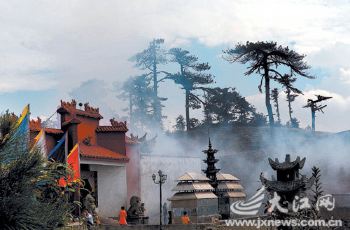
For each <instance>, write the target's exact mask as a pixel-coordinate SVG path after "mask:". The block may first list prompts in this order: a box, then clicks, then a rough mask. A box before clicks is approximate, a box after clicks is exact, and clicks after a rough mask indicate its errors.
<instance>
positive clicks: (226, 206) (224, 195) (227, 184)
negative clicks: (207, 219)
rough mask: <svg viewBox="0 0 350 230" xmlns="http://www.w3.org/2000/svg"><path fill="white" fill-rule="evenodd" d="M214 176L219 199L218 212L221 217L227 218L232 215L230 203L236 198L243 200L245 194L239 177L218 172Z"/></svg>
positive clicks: (236, 199)
mask: <svg viewBox="0 0 350 230" xmlns="http://www.w3.org/2000/svg"><path fill="white" fill-rule="evenodd" d="M216 178H217V181H218V186H217V189H216V191H215V192H216V195H217V196H218V200H219V213H220V214H221V217H222V218H223V219H228V218H230V217H233V215H234V214H233V213H232V212H231V209H230V206H231V204H232V203H234V202H236V201H238V200H244V199H245V197H246V194H245V193H244V189H243V186H242V185H241V184H240V179H238V178H237V177H235V176H233V175H231V174H227V173H220V172H218V173H217V174H216Z"/></svg>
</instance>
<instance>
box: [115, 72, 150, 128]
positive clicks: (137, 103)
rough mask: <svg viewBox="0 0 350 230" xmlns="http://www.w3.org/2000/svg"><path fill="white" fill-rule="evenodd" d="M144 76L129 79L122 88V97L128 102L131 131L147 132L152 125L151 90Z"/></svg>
mask: <svg viewBox="0 0 350 230" xmlns="http://www.w3.org/2000/svg"><path fill="white" fill-rule="evenodd" d="M149 82H150V80H149V79H148V78H147V76H146V75H141V76H135V77H130V78H129V79H128V80H127V81H126V82H125V83H124V86H123V93H122V95H121V96H122V97H123V98H124V99H127V100H128V101H129V116H130V124H131V125H132V128H133V129H136V130H147V128H150V126H151V125H152V118H153V114H154V113H153V109H152V101H153V97H152V89H151V88H150V87H149Z"/></svg>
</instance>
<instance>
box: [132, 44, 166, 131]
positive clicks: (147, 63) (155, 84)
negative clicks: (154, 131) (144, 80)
mask: <svg viewBox="0 0 350 230" xmlns="http://www.w3.org/2000/svg"><path fill="white" fill-rule="evenodd" d="M163 44H164V39H153V40H152V41H151V42H150V43H149V46H148V47H147V49H145V50H143V51H142V52H140V53H137V54H136V55H135V56H133V57H132V58H131V59H130V60H131V61H134V62H135V66H136V67H137V68H140V69H141V70H145V71H146V73H145V76H147V77H148V78H150V80H151V81H152V91H153V93H152V95H151V96H152V111H153V116H152V119H153V120H154V121H155V122H156V124H158V125H159V126H160V127H161V126H162V101H165V100H166V98H162V97H159V95H158V88H159V83H160V82H161V81H162V80H163V79H159V75H160V74H161V73H162V72H163V71H160V70H159V65H161V64H166V63H167V58H166V51H165V50H164V49H162V47H161V46H162V45H163Z"/></svg>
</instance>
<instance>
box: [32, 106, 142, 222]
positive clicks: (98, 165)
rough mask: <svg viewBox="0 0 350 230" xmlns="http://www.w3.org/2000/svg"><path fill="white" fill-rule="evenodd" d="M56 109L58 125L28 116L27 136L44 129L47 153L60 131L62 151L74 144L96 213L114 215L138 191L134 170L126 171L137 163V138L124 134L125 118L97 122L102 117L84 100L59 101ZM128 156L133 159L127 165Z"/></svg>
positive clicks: (136, 174) (137, 178)
mask: <svg viewBox="0 0 350 230" xmlns="http://www.w3.org/2000/svg"><path fill="white" fill-rule="evenodd" d="M78 106H79V107H78ZM57 113H58V114H59V117H60V119H59V120H60V128H59V129H58V128H45V127H42V126H43V124H42V122H41V120H40V119H39V118H38V119H37V120H36V121H35V120H32V121H31V122H30V131H31V135H30V136H31V139H32V138H33V137H35V136H36V135H37V134H38V133H39V132H40V130H41V129H42V130H44V132H45V140H46V141H45V143H46V146H45V148H46V152H47V153H48V152H50V151H51V150H52V149H53V148H54V146H55V145H56V144H57V142H58V141H59V140H60V139H61V138H62V137H63V136H64V135H66V148H67V151H66V153H69V152H70V150H71V149H72V148H73V147H74V146H75V145H76V144H78V149H79V153H80V170H81V179H82V180H84V182H85V188H86V189H88V190H90V191H91V192H92V194H93V196H94V197H95V199H96V203H97V207H98V209H99V215H100V216H103V217H115V216H116V215H117V213H118V210H119V209H120V207H121V206H127V203H128V198H129V197H130V196H132V195H139V193H140V191H139V190H140V188H139V183H140V182H139V175H138V173H137V172H136V173H130V174H129V175H127V172H128V171H129V172H131V171H132V169H130V168H129V167H131V166H133V167H135V165H137V164H139V162H138V161H137V158H138V157H137V153H138V152H137V144H138V143H137V141H134V140H132V139H131V138H128V137H127V136H126V135H125V133H126V132H127V131H128V128H127V125H126V122H118V121H116V120H115V119H110V125H100V120H101V119H102V118H103V117H102V115H101V114H100V113H99V109H98V108H93V107H91V106H90V105H89V104H88V103H85V104H84V105H82V104H79V105H77V103H76V101H75V100H72V101H71V102H65V101H61V103H60V105H59V107H58V109H57ZM133 153H135V154H133ZM130 157H132V158H133V161H132V162H131V163H130V166H129V164H128V162H129V161H130ZM136 171H137V170H136ZM128 195H129V197H128Z"/></svg>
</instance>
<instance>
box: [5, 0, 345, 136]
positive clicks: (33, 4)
mask: <svg viewBox="0 0 350 230" xmlns="http://www.w3.org/2000/svg"><path fill="white" fill-rule="evenodd" d="M349 11H350V2H349V1H345V0H332V1H322V0H320V1H313V0H300V1H299V0H288V1H278V0H266V1H261V0H235V1H231V0H215V1H214V0H212V1H206V0H191V1H188V0H159V1H158V0H152V1H151V0H140V1H137V0H129V1H126V0H125V1H118V0H114V1H108V0H105V1H90V0H69V1H68V0H59V1H54V0H52V1H40V0H36V1H31V0H27V1H16V0H11V1H9V0H8V1H1V2H0V27H1V29H2V31H1V33H0V111H5V110H6V109H9V110H10V111H14V112H16V113H17V114H19V113H20V111H21V110H22V108H23V107H24V106H25V105H26V104H27V103H30V105H31V112H32V116H33V117H36V116H41V117H49V116H51V115H52V114H53V113H54V112H55V110H56V108H57V106H58V105H59V101H60V100H61V99H63V100H70V99H71V98H76V99H77V100H78V101H79V102H88V101H89V102H90V104H91V105H93V106H99V107H100V108H101V111H102V113H103V115H104V116H105V118H106V119H107V120H109V118H110V117H112V116H115V117H119V118H120V119H123V117H124V116H125V111H123V109H124V108H125V101H123V100H122V99H120V96H119V95H120V86H121V85H122V82H123V81H125V80H126V79H127V78H128V77H129V76H133V75H135V74H139V73H140V71H139V70H137V69H136V68H134V67H133V63H131V62H130V61H129V58H130V57H131V56H133V55H134V54H135V53H137V52H140V51H142V50H143V49H145V48H146V47H147V45H148V43H149V42H150V41H151V40H152V39H153V38H164V39H165V48H172V47H182V48H184V49H188V50H189V51H191V52H192V53H193V54H195V55H197V56H198V57H199V60H200V61H203V62H209V63H210V64H211V65H212V70H211V71H212V73H213V74H214V75H215V77H216V78H215V81H216V83H215V84H214V85H213V86H220V87H235V88H236V89H237V90H238V91H239V92H240V93H241V94H242V95H243V96H245V97H246V98H247V100H248V101H250V102H251V103H252V104H253V105H254V106H255V107H256V108H257V110H258V111H260V112H263V113H266V108H265V107H264V98H263V95H262V94H260V93H259V92H258V89H257V86H258V84H259V79H258V78H257V77H254V76H251V77H246V76H244V72H245V66H243V65H241V64H230V63H228V62H226V61H225V60H223V59H222V50H224V49H227V48H231V47H234V45H235V44H237V43H238V42H246V41H258V40H262V41H276V42H278V44H281V45H285V46H289V47H291V48H292V49H294V50H296V51H297V52H299V53H302V54H305V55H307V56H306V61H307V62H308V64H310V65H311V66H312V69H311V70H310V73H311V74H312V75H314V76H316V77H317V78H316V79H315V80H309V79H300V80H298V82H297V84H296V85H297V86H298V87H299V88H300V89H302V90H303V91H304V95H303V96H300V97H298V98H297V100H296V102H295V103H294V111H295V116H296V117H297V118H298V119H299V120H300V121H301V126H302V127H305V126H307V125H309V124H310V116H311V115H310V111H308V110H307V109H304V108H302V106H303V105H305V102H306V99H307V98H309V97H313V95H314V94H319V93H321V94H323V95H326V96H328V95H330V96H333V98H332V99H331V100H330V101H329V102H328V103H327V104H328V107H327V108H326V109H325V113H324V114H322V113H321V114H318V115H317V118H316V119H317V123H316V126H317V127H316V128H317V130H320V131H330V132H339V131H343V130H349V129H350V121H349V118H348V117H349V115H348V114H350V62H349V60H350V14H349V13H348V12H349ZM274 86H276V87H279V86H278V85H274ZM159 92H160V95H161V96H163V97H168V98H169V99H168V100H167V101H166V103H165V106H166V108H165V109H164V115H166V116H167V117H168V118H167V120H165V122H164V123H165V126H166V127H168V128H169V127H171V126H172V123H173V122H174V119H175V117H177V116H178V115H179V114H184V95H183V92H182V91H181V90H180V89H179V87H178V86H177V85H174V84H173V83H171V82H164V83H163V84H161V85H160V89H159ZM284 97H285V95H284V94H283V93H281V95H280V98H281V106H280V107H281V114H282V122H286V121H287V119H288V116H287V105H286V103H285V101H284ZM191 114H192V115H197V114H200V111H195V112H191Z"/></svg>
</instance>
